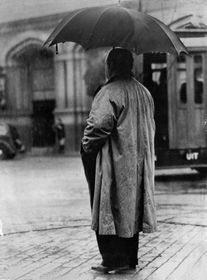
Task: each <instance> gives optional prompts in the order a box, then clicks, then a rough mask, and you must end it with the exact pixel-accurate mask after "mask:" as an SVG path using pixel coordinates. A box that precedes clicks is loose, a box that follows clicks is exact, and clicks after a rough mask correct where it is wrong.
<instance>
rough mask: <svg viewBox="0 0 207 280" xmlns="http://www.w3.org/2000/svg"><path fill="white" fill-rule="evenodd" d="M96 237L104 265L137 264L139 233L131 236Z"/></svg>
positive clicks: (98, 235)
mask: <svg viewBox="0 0 207 280" xmlns="http://www.w3.org/2000/svg"><path fill="white" fill-rule="evenodd" d="M96 239H97V243H98V247H99V251H100V254H101V256H102V259H103V262H102V264H103V265H104V266H109V267H110V266H112V267H113V266H115V267H116V266H123V265H132V266H134V265H137V264H138V256H137V254H138V246H139V233H137V234H135V235H134V236H133V237H132V238H122V237H118V236H117V235H100V234H98V233H97V232H96Z"/></svg>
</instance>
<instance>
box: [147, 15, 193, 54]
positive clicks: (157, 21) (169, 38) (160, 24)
mask: <svg viewBox="0 0 207 280" xmlns="http://www.w3.org/2000/svg"><path fill="white" fill-rule="evenodd" d="M148 16H149V17H151V18H152V19H153V20H154V21H155V22H156V23H157V26H158V27H159V28H160V29H161V30H163V31H164V32H165V30H164V28H163V27H162V22H161V21H160V20H158V19H157V18H154V17H152V16H150V15H148ZM158 23H159V24H158ZM168 28H169V27H168ZM169 30H170V31H171V29H170V28H169ZM171 32H172V36H173V35H174V33H173V31H171ZM170 35H171V34H170ZM167 39H168V40H169V42H170V44H171V45H172V46H173V47H174V48H175V45H174V43H173V40H172V39H171V37H169V36H167ZM178 39H179V38H178ZM179 42H180V44H181V45H182V47H183V49H184V50H185V52H186V54H188V50H187V49H186V47H185V46H184V44H183V43H182V42H181V41H180V39H179ZM175 50H176V48H175ZM176 52H177V54H178V55H179V53H178V51H177V50H176ZM183 52H184V51H183Z"/></svg>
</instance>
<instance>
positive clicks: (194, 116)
mask: <svg viewBox="0 0 207 280" xmlns="http://www.w3.org/2000/svg"><path fill="white" fill-rule="evenodd" d="M206 62H207V53H205V52H193V53H191V56H186V55H185V56H184V55H183V56H180V57H178V58H175V57H174V56H168V63H167V64H168V93H169V95H168V96H169V99H168V109H169V145H170V148H172V149H185V148H188V149H190V148H203V147H206V135H205V129H204V127H205V121H206V117H207V115H206V113H205V108H206V104H207V100H206V88H207V87H206V86H207V85H206V82H207V81H206V79H204V77H205V76H206V74H207V73H206V71H207V69H206V66H205V65H207V64H206Z"/></svg>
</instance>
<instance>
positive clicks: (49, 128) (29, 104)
mask: <svg viewBox="0 0 207 280" xmlns="http://www.w3.org/2000/svg"><path fill="white" fill-rule="evenodd" d="M26 43H27V42H24V44H21V45H22V46H23V47H21V46H18V47H17V48H16V49H14V50H13V51H12V55H10V61H9V63H8V65H9V66H8V67H7V68H8V69H7V73H8V95H9V99H10V109H11V111H15V112H16V113H17V114H21V113H23V112H24V113H25V112H26V113H27V114H28V115H30V117H31V123H32V128H31V137H30V138H31V142H32V143H30V146H33V147H48V146H52V145H54V142H55V136H54V132H53V124H54V115H53V111H54V109H55V93H54V61H53V52H52V51H51V50H48V49H44V48H42V47H41V45H40V44H39V43H38V44H36V43H31V42H30V43H29V44H26ZM25 45H26V46H25Z"/></svg>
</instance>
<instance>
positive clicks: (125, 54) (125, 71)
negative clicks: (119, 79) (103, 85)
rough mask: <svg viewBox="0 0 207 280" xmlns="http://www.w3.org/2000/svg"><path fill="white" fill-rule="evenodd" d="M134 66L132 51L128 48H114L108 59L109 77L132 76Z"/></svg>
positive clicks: (107, 72)
mask: <svg viewBox="0 0 207 280" xmlns="http://www.w3.org/2000/svg"><path fill="white" fill-rule="evenodd" d="M132 67H133V56H132V53H131V52H130V51H129V50H127V49H122V48H115V49H112V50H111V51H110V52H109V54H108V57H107V59H106V75H107V76H108V78H110V77H112V76H113V75H121V76H124V77H129V76H131V73H132Z"/></svg>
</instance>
